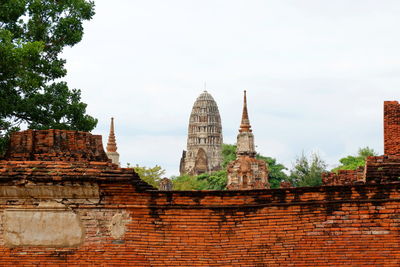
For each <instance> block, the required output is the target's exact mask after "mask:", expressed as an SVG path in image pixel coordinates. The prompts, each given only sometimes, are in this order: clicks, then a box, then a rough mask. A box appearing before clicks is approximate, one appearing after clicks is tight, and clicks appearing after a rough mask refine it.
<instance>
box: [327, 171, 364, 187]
mask: <svg viewBox="0 0 400 267" xmlns="http://www.w3.org/2000/svg"><path fill="white" fill-rule="evenodd" d="M364 182H365V172H364V167H359V168H358V169H357V170H339V171H338V172H337V173H335V172H327V173H322V184H323V185H350V184H359V183H364Z"/></svg>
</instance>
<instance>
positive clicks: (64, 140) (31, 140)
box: [5, 129, 108, 161]
mask: <svg viewBox="0 0 400 267" xmlns="http://www.w3.org/2000/svg"><path fill="white" fill-rule="evenodd" d="M5 158H7V159H8V160H18V161H22V160H45V161H108V157H107V155H106V153H105V152H104V149H103V142H102V140H101V135H92V134H90V133H87V132H79V131H66V130H54V129H50V130H40V131H38V130H26V131H23V132H17V133H13V134H12V136H11V140H10V145H9V148H8V150H7V152H6V155H5Z"/></svg>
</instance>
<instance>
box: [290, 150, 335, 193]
mask: <svg viewBox="0 0 400 267" xmlns="http://www.w3.org/2000/svg"><path fill="white" fill-rule="evenodd" d="M326 167H327V164H326V163H325V162H324V161H323V160H322V159H321V157H320V156H319V155H318V154H317V153H313V154H311V157H310V159H307V157H306V156H305V155H304V152H303V153H302V154H301V156H300V157H298V158H297V159H296V163H295V164H294V165H293V168H292V169H291V170H290V176H289V181H290V182H291V183H292V184H293V185H294V186H300V187H302V186H319V185H321V184H322V173H323V172H326Z"/></svg>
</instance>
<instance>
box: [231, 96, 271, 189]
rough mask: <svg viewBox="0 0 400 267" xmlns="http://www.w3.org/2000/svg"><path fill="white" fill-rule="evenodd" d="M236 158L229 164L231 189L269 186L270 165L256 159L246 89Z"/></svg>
mask: <svg viewBox="0 0 400 267" xmlns="http://www.w3.org/2000/svg"><path fill="white" fill-rule="evenodd" d="M236 146H237V148H236V160H234V161H231V162H230V163H229V164H228V168H227V172H228V184H227V186H226V188H227V189H229V190H245V189H265V188H269V186H270V185H269V182H268V166H267V164H266V162H265V161H263V160H259V159H256V155H257V153H256V150H255V146H254V135H253V133H252V130H251V125H250V120H249V114H248V112H247V99H246V91H244V100H243V113H242V122H241V123H240V129H239V134H238V136H237V143H236Z"/></svg>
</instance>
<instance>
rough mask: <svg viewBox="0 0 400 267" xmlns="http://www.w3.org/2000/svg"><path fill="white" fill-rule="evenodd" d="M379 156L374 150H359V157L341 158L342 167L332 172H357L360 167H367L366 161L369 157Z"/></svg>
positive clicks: (366, 148)
mask: <svg viewBox="0 0 400 267" xmlns="http://www.w3.org/2000/svg"><path fill="white" fill-rule="evenodd" d="M377 155H378V154H377V153H376V152H375V151H374V150H373V149H372V148H369V147H364V148H359V149H358V152H357V155H355V156H352V155H349V156H347V157H344V158H341V159H340V160H339V162H340V164H341V165H340V166H338V167H336V168H334V169H332V171H333V172H337V171H338V170H355V169H357V168H358V167H360V166H364V165H365V160H366V159H367V157H369V156H377Z"/></svg>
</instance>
